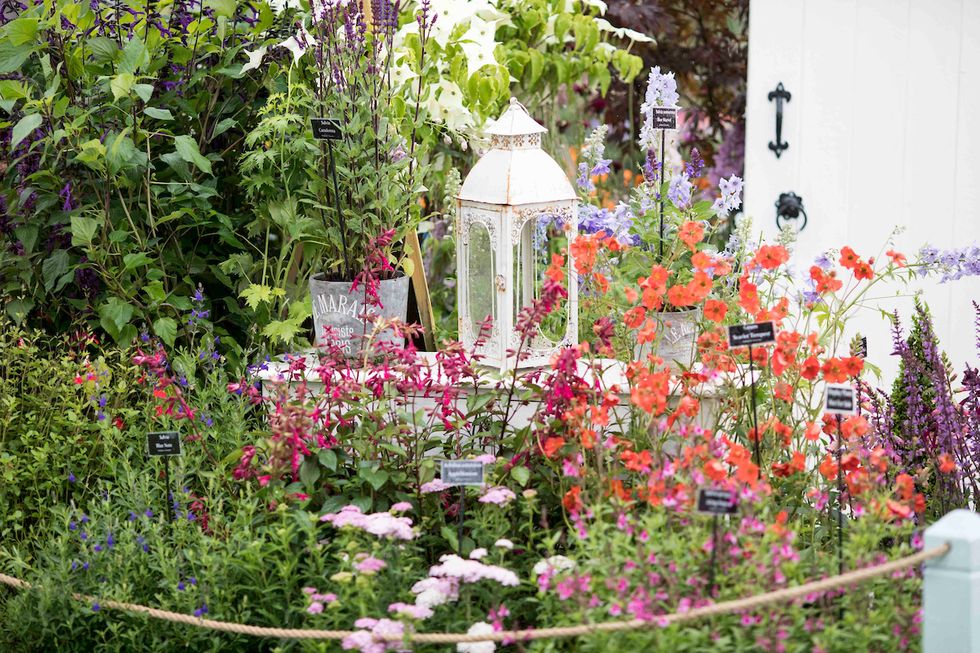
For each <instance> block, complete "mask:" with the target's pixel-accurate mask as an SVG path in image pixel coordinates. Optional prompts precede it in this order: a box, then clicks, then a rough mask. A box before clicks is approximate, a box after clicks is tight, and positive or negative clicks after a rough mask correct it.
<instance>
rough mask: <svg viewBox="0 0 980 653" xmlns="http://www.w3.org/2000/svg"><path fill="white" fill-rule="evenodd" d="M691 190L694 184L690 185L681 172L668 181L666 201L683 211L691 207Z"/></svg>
mask: <svg viewBox="0 0 980 653" xmlns="http://www.w3.org/2000/svg"><path fill="white" fill-rule="evenodd" d="M693 190H694V184H692V183H691V180H690V179H689V178H688V176H687V173H686V172H682V173H680V174H678V175H674V178H673V179H671V180H670V188H669V189H668V190H667V199H669V200H670V202H671V204H673V205H674V206H676V207H677V208H678V209H680V210H682V211H683V210H684V209H686V208H688V207H689V206H690V205H691V191H693Z"/></svg>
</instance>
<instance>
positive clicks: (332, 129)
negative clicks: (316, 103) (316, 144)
mask: <svg viewBox="0 0 980 653" xmlns="http://www.w3.org/2000/svg"><path fill="white" fill-rule="evenodd" d="M310 123H311V124H312V127H313V138H315V139H317V140H318V141H339V140H340V139H342V138H343V137H344V132H343V130H342V129H341V128H340V121H339V120H337V119H336V118H310Z"/></svg>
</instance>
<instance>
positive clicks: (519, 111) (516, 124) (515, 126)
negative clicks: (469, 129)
mask: <svg viewBox="0 0 980 653" xmlns="http://www.w3.org/2000/svg"><path fill="white" fill-rule="evenodd" d="M547 131H548V130H547V129H546V128H545V127H543V126H541V125H539V124H538V122H537V121H536V120H535V119H534V118H532V117H531V116H530V114H528V112H527V109H525V108H524V105H523V104H521V103H520V102H518V101H517V98H513V97H512V98H511V99H510V106H509V107H507V110H506V111H504V112H503V113H502V114H501V115H500V117H499V118H497V119H496V120H494V121H493V124H492V125H490V127H488V128H487V133H488V134H490V135H491V136H523V135H525V134H544V133H546V132H547Z"/></svg>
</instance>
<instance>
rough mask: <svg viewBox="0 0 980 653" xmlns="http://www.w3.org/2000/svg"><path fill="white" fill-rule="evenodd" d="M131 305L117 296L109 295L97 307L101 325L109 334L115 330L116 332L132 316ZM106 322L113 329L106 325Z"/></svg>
mask: <svg viewBox="0 0 980 653" xmlns="http://www.w3.org/2000/svg"><path fill="white" fill-rule="evenodd" d="M133 311H134V309H133V306H132V304H129V303H127V302H124V301H123V300H121V299H119V298H118V297H110V298H109V299H108V300H107V301H106V303H104V304H102V306H100V307H99V317H101V318H102V320H101V322H102V326H103V328H105V329H106V331H109V333H110V335H111V334H113V332H115V333H116V334H118V333H119V332H120V331H121V330H122V328H123V327H124V326H126V324H128V323H129V320H130V319H131V318H132V317H133ZM107 323H108V324H109V325H111V327H115V330H114V331H113V329H111V328H109V327H107V326H106V325H107Z"/></svg>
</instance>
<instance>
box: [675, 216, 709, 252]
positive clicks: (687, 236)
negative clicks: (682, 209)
mask: <svg viewBox="0 0 980 653" xmlns="http://www.w3.org/2000/svg"><path fill="white" fill-rule="evenodd" d="M677 237H678V238H680V240H681V242H682V243H684V244H685V245H687V248H688V249H689V250H691V251H692V252H693V251H695V250H696V249H697V244H698V243H700V242H701V241H702V240H703V239H704V225H703V224H701V223H700V222H694V221H693V220H688V221H687V222H685V223H684V224H682V225H681V228H680V231H678V232H677Z"/></svg>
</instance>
